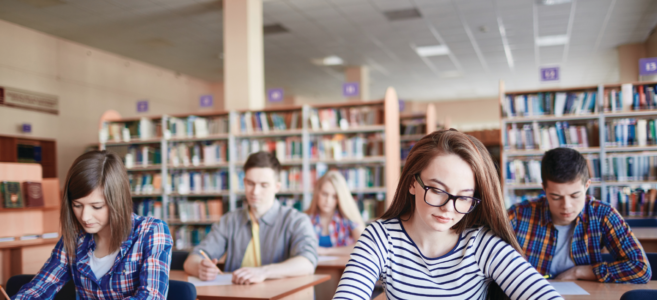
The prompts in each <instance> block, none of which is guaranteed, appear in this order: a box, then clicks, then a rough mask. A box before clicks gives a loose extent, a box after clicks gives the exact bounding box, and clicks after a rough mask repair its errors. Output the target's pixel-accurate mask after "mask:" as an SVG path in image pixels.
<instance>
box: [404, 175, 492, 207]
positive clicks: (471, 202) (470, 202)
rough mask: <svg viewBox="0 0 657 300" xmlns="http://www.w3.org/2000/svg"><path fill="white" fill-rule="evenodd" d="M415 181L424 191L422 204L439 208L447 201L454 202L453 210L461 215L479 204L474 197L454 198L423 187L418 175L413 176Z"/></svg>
mask: <svg viewBox="0 0 657 300" xmlns="http://www.w3.org/2000/svg"><path fill="white" fill-rule="evenodd" d="M415 180H417V183H419V184H420V186H421V187H422V189H424V202H426V203H427V204H429V205H431V206H433V207H441V206H444V205H445V204H447V202H449V200H454V210H456V211H457V212H458V213H461V214H467V213H469V212H471V211H472V210H473V209H474V208H475V207H476V206H477V204H479V203H480V202H481V200H480V199H477V198H475V197H468V196H454V195H452V194H450V193H448V192H445V191H443V190H441V189H439V188H435V187H431V186H426V185H424V182H422V179H421V178H420V174H415Z"/></svg>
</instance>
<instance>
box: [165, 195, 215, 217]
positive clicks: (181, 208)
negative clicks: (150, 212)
mask: <svg viewBox="0 0 657 300" xmlns="http://www.w3.org/2000/svg"><path fill="white" fill-rule="evenodd" d="M169 214H170V218H172V219H178V220H180V221H181V222H188V221H203V220H218V219H219V218H220V217H221V216H222V215H223V214H224V204H223V202H222V200H221V199H212V200H195V201H188V200H187V199H184V198H176V197H174V198H172V199H171V201H170V202H169Z"/></svg>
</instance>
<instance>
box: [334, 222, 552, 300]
mask: <svg viewBox="0 0 657 300" xmlns="http://www.w3.org/2000/svg"><path fill="white" fill-rule="evenodd" d="M378 279H381V282H382V283H383V287H384V290H385V293H386V296H387V298H388V299H409V298H412V299H429V298H431V299H433V298H436V297H440V298H452V299H485V298H486V294H487V289H488V286H489V285H490V284H491V282H493V281H494V282H496V283H497V284H498V285H499V286H500V287H501V289H502V290H503V291H504V292H505V293H506V294H507V295H508V296H509V297H510V298H511V299H563V298H561V296H560V295H559V294H558V293H557V292H556V291H555V290H554V289H553V288H552V286H551V285H550V283H548V282H547V280H545V279H543V277H542V276H541V275H540V274H538V272H536V270H535V269H534V268H533V267H532V266H531V265H530V264H529V263H528V262H527V261H525V260H524V259H523V258H522V256H520V254H518V252H516V251H515V250H514V249H513V247H511V246H510V245H509V244H507V243H506V242H504V241H503V240H502V239H500V238H499V237H497V236H495V235H494V234H493V233H492V232H491V231H490V230H488V229H486V228H484V227H481V228H471V229H466V230H465V231H464V232H463V233H461V235H460V238H459V241H458V243H457V244H456V246H455V247H454V248H453V249H452V250H451V251H449V252H448V253H447V254H445V255H443V256H441V257H435V258H431V257H426V256H424V255H423V254H422V253H421V252H420V250H419V248H418V247H417V245H416V244H415V243H414V242H413V240H412V239H411V238H410V237H409V236H408V234H407V233H406V231H405V229H404V227H403V225H402V224H401V223H400V221H399V219H390V220H379V221H377V222H374V223H372V224H371V225H370V226H368V227H367V228H366V230H365V232H364V233H363V235H362V236H361V237H360V239H359V240H358V242H357V244H356V247H355V248H354V251H353V252H352V253H351V259H350V260H349V263H348V264H347V268H346V269H345V271H344V273H343V274H342V279H341V280H340V284H339V285H338V290H337V291H336V293H335V296H334V297H333V299H370V296H371V294H372V289H373V288H374V284H375V282H376V281H377V280H378Z"/></svg>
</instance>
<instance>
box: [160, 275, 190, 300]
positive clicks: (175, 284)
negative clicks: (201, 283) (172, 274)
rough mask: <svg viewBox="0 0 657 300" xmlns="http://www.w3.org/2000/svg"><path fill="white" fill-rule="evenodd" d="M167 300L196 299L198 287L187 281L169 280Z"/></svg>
mask: <svg viewBox="0 0 657 300" xmlns="http://www.w3.org/2000/svg"><path fill="white" fill-rule="evenodd" d="M167 300H196V287H195V286H194V285H193V284H191V283H189V282H187V281H179V280H169V294H168V295H167Z"/></svg>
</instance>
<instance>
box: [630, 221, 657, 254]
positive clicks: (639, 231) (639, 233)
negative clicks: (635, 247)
mask: <svg viewBox="0 0 657 300" xmlns="http://www.w3.org/2000/svg"><path fill="white" fill-rule="evenodd" d="M632 232H634V236H636V238H637V239H639V242H640V243H641V246H643V250H645V251H646V252H652V253H656V252H657V228H651V227H637V228H632Z"/></svg>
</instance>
